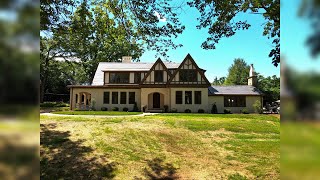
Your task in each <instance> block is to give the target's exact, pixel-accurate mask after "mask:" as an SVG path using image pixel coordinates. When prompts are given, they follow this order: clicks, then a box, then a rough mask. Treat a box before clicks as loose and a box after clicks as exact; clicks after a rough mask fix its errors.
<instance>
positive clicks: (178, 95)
mask: <svg viewBox="0 0 320 180" xmlns="http://www.w3.org/2000/svg"><path fill="white" fill-rule="evenodd" d="M176 104H182V91H176Z"/></svg>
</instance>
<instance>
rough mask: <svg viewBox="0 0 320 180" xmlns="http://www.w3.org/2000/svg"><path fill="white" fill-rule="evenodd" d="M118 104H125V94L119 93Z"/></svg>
mask: <svg viewBox="0 0 320 180" xmlns="http://www.w3.org/2000/svg"><path fill="white" fill-rule="evenodd" d="M120 104H127V92H121V93H120Z"/></svg>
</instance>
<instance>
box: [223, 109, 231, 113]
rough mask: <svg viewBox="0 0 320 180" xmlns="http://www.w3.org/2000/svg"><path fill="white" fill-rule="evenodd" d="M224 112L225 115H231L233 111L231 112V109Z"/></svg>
mask: <svg viewBox="0 0 320 180" xmlns="http://www.w3.org/2000/svg"><path fill="white" fill-rule="evenodd" d="M223 112H224V113H225V114H231V110H230V109H224V110H223Z"/></svg>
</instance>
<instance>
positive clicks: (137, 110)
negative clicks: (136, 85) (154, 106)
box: [132, 102, 139, 112]
mask: <svg viewBox="0 0 320 180" xmlns="http://www.w3.org/2000/svg"><path fill="white" fill-rule="evenodd" d="M132 111H133V112H139V108H138V105H137V102H134V105H133V110H132Z"/></svg>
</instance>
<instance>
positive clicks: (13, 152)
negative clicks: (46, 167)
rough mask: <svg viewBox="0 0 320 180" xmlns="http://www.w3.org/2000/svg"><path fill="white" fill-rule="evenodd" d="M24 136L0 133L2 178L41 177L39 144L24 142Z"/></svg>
mask: <svg viewBox="0 0 320 180" xmlns="http://www.w3.org/2000/svg"><path fill="white" fill-rule="evenodd" d="M23 136H26V135H25V134H22V133H15V134H0V179H39V168H40V167H39V148H38V145H37V144H34V143H33V144H26V143H23V142H22V137H23ZM27 136H28V135H27Z"/></svg>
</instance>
